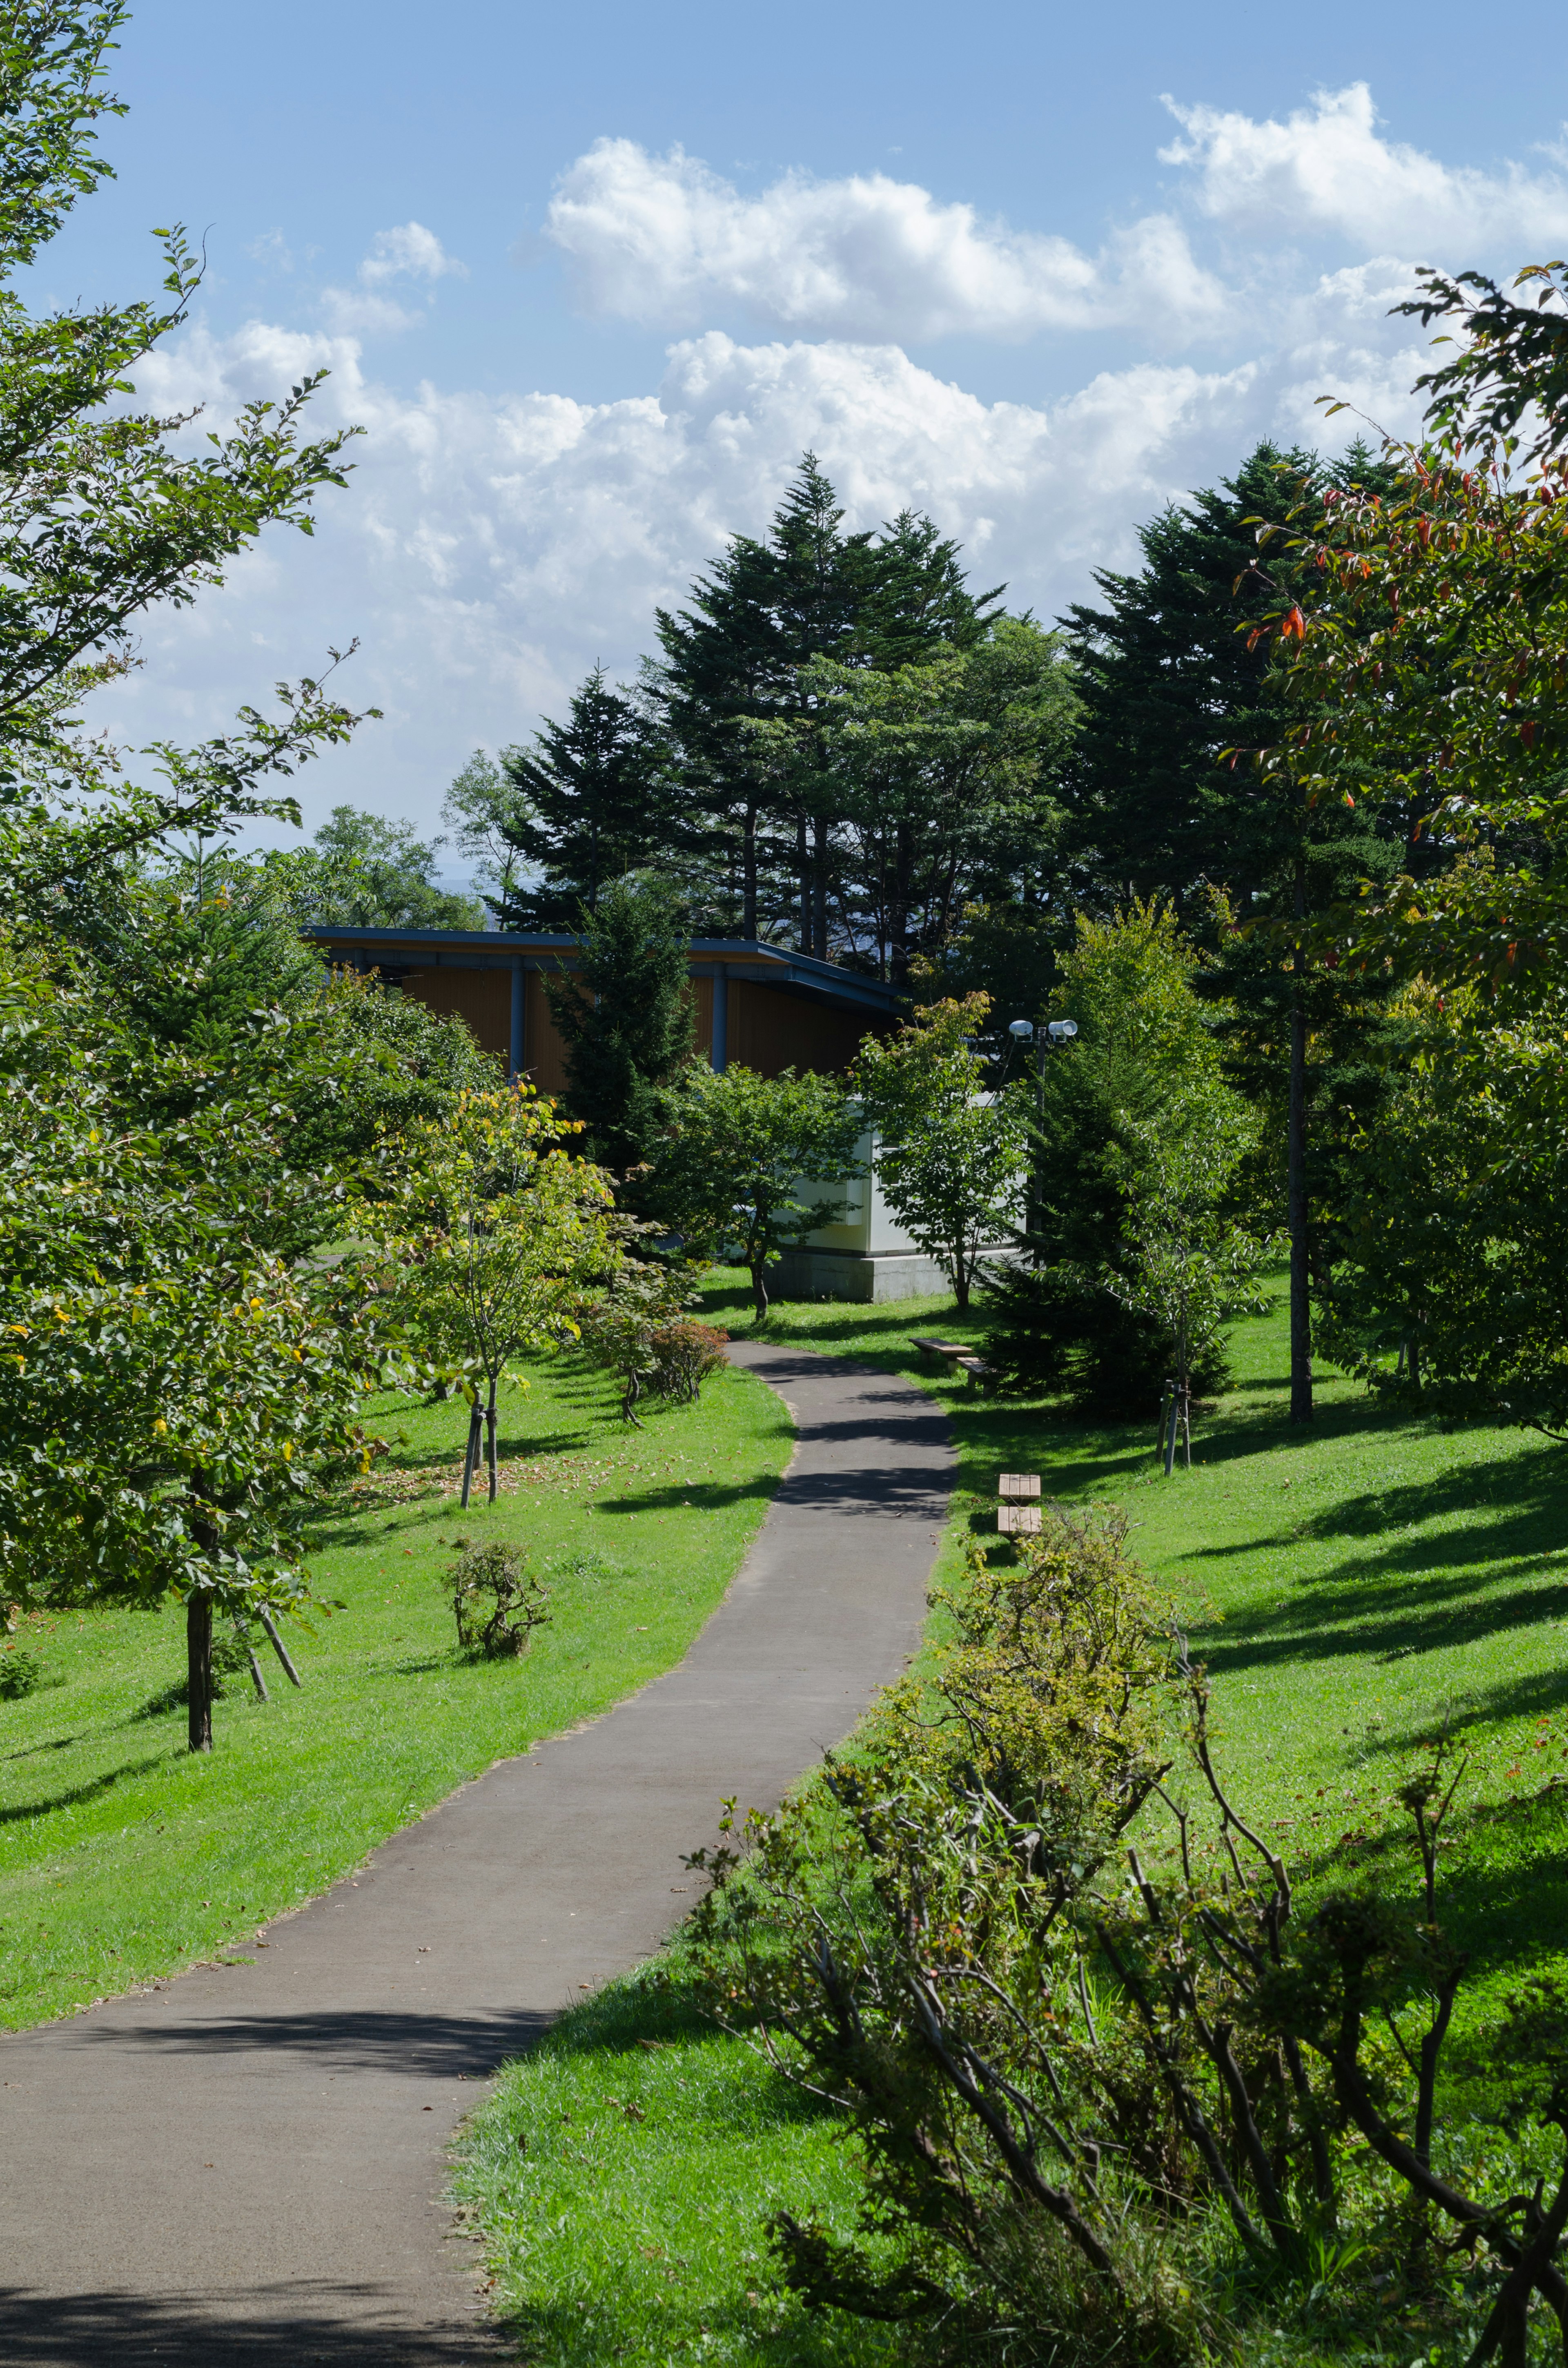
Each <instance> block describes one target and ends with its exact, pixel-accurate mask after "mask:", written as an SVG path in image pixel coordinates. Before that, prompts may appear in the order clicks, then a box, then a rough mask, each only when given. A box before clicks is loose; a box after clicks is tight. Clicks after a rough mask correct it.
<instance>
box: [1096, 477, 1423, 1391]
mask: <svg viewBox="0 0 1568 2368" xmlns="http://www.w3.org/2000/svg"><path fill="white" fill-rule="evenodd" d="M1380 477H1387V478H1389V480H1390V482H1391V483H1392V472H1390V471H1389V469H1388V467H1387V464H1385V463H1383V462H1381V461H1374V460H1373V458H1372V456H1371V455H1370V454H1369V453H1368V452H1367V450H1365V448H1364V447H1359V446H1356V447H1352V449H1351V450H1350V451H1349V452H1348V453H1346V456H1345V457H1344V459H1343V460H1342V461H1339V462H1337V463H1335V464H1334V465H1332V466H1325V465H1324V463H1323V462H1321V461H1318V460H1317V459H1316V458H1315V456H1313V455H1312V454H1311V453H1308V452H1303V451H1300V450H1290V451H1281V450H1278V448H1277V447H1275V446H1274V445H1271V444H1267V443H1266V444H1260V445H1259V446H1258V447H1257V448H1256V450H1255V451H1254V452H1253V453H1252V454H1251V455H1250V456H1249V457H1248V459H1247V460H1246V461H1245V462H1244V464H1243V466H1242V467H1241V469H1239V470H1238V472H1236V474H1235V476H1234V477H1233V478H1229V479H1226V480H1225V481H1224V482H1223V483H1222V484H1221V485H1220V486H1219V487H1217V488H1211V489H1210V490H1207V491H1204V492H1200V493H1198V494H1195V495H1192V496H1191V497H1190V499H1189V500H1188V502H1187V504H1186V505H1185V506H1183V507H1175V506H1173V507H1170V508H1168V509H1166V510H1165V511H1163V512H1162V513H1161V515H1160V516H1159V517H1158V518H1155V519H1154V520H1153V522H1152V523H1151V524H1150V525H1149V526H1147V527H1145V528H1144V529H1142V535H1141V541H1142V547H1143V553H1144V559H1145V565H1144V567H1143V569H1142V572H1141V573H1139V574H1138V575H1110V574H1102V575H1099V576H1097V577H1096V582H1097V583H1098V585H1099V586H1100V589H1101V591H1102V593H1103V594H1104V595H1105V597H1106V599H1107V601H1108V607H1107V608H1106V609H1089V608H1086V607H1082V606H1080V607H1077V608H1074V609H1073V610H1071V611H1070V613H1069V618H1068V624H1069V637H1070V643H1071V646H1072V648H1073V652H1074V657H1075V658H1076V661H1077V664H1078V668H1079V690H1080V694H1081V697H1082V700H1083V703H1084V722H1083V728H1082V733H1081V735H1080V739H1079V742H1078V746H1077V749H1076V752H1075V756H1074V761H1073V763H1072V764H1071V766H1070V767H1069V768H1068V778H1067V782H1066V788H1065V796H1066V802H1067V804H1068V807H1069V810H1070V812H1071V814H1072V817H1073V820H1072V824H1071V831H1072V837H1073V842H1074V844H1073V854H1074V862H1075V867H1076V871H1077V874H1078V878H1079V881H1080V883H1081V887H1082V889H1083V892H1084V894H1085V898H1086V901H1088V902H1089V903H1090V904H1098V905H1100V906H1101V907H1102V908H1107V907H1109V906H1111V905H1115V904H1116V903H1117V902H1118V901H1119V900H1120V899H1123V898H1126V897H1128V896H1130V895H1133V894H1136V895H1141V896H1150V895H1155V894H1164V895H1165V896H1168V897H1169V898H1170V899H1171V900H1172V901H1173V902H1174V903H1175V904H1176V907H1177V909H1178V910H1181V911H1183V912H1185V913H1187V915H1188V916H1191V917H1193V918H1198V917H1200V916H1201V914H1202V911H1203V909H1204V907H1205V906H1206V905H1208V906H1209V907H1210V909H1211V910H1213V911H1215V912H1217V913H1218V912H1223V911H1226V910H1228V911H1229V912H1230V914H1231V915H1232V916H1233V918H1234V920H1235V921H1236V922H1237V923H1238V924H1239V925H1241V926H1240V927H1239V928H1236V929H1234V930H1226V931H1225V932H1224V933H1223V937H1222V959H1221V964H1220V966H1219V967H1218V968H1217V969H1216V970H1215V971H1214V972H1213V973H1211V983H1212V985H1213V987H1214V989H1215V991H1216V992H1218V993H1220V994H1221V995H1223V996H1224V997H1225V998H1226V999H1227V1000H1228V1002H1229V1003H1230V1004H1231V1006H1232V1007H1233V1014H1234V1016H1233V1019H1231V1020H1230V1021H1229V1022H1228V1023H1227V1035H1228V1039H1229V1043H1230V1049H1231V1053H1232V1057H1233V1074H1234V1075H1235V1076H1236V1077H1237V1079H1238V1082H1240V1083H1242V1084H1244V1086H1245V1087H1246V1088H1247V1089H1248V1090H1249V1092H1250V1093H1251V1094H1252V1095H1253V1096H1254V1098H1255V1099H1257V1100H1259V1101H1261V1102H1262V1103H1263V1104H1264V1105H1265V1107H1267V1108H1268V1109H1269V1110H1270V1111H1271V1114H1272V1116H1273V1118H1274V1121H1275V1123H1274V1124H1273V1125H1272V1126H1271V1127H1270V1129H1269V1131H1268V1138H1267V1139H1268V1143H1269V1144H1270V1146H1271V1148H1272V1154H1273V1156H1269V1157H1267V1159H1266V1165H1265V1168H1264V1171H1263V1173H1262V1176H1261V1177H1260V1179H1259V1180H1260V1181H1261V1182H1262V1183H1263V1185H1264V1186H1265V1188H1266V1189H1267V1190H1271V1191H1278V1194H1279V1197H1280V1199H1281V1200H1282V1201H1283V1203H1284V1206H1283V1209H1282V1211H1281V1212H1280V1213H1282V1214H1283V1215H1284V1217H1285V1219H1286V1223H1287V1224H1288V1227H1289V1230H1290V1242H1291V1257H1290V1263H1291V1417H1292V1419H1293V1420H1295V1421H1306V1420H1308V1419H1310V1417H1311V1414H1312V1360H1311V1325H1310V1313H1309V1304H1310V1300H1309V1295H1310V1278H1311V1276H1312V1272H1313V1271H1314V1270H1321V1269H1322V1268H1323V1266H1324V1248H1323V1245H1322V1244H1321V1242H1319V1241H1318V1240H1317V1239H1316V1238H1315V1237H1314V1219H1313V1201H1314V1198H1322V1197H1323V1188H1324V1180H1325V1177H1326V1173H1327V1170H1328V1168H1330V1167H1332V1164H1333V1162H1334V1160H1335V1157H1336V1156H1337V1145H1338V1144H1339V1142H1340V1141H1341V1140H1342V1138H1343V1136H1344V1133H1345V1123H1344V1122H1345V1120H1346V1117H1347V1116H1348V1114H1349V1113H1350V1112H1351V1111H1352V1110H1354V1113H1355V1117H1356V1121H1357V1123H1358V1124H1364V1123H1365V1122H1366V1121H1367V1119H1368V1117H1369V1097H1370V1098H1372V1099H1375V1098H1376V1096H1377V1095H1378V1094H1379V1093H1380V1092H1381V1091H1382V1090H1383V1089H1384V1088H1383V1086H1382V1084H1381V1078H1380V1071H1379V1066H1378V1064H1377V1061H1376V1059H1375V1057H1374V1054H1375V1051H1376V1045H1375V1037H1376V1033H1377V1030H1378V1029H1379V1027H1380V1025H1381V1022H1380V1018H1379V1014H1380V1009H1381V1004H1382V1002H1383V1001H1385V1000H1386V992H1385V991H1384V990H1383V988H1382V987H1381V985H1378V984H1377V983H1373V984H1372V985H1370V986H1369V983H1368V982H1367V981H1366V980H1365V979H1361V978H1358V979H1355V980H1351V979H1350V978H1348V977H1347V975H1346V974H1345V973H1340V972H1335V971H1334V970H1331V969H1326V968H1324V967H1323V966H1322V965H1320V964H1315V963H1313V962H1312V960H1311V959H1310V956H1309V952H1308V946H1309V941H1310V937H1311V931H1312V925H1313V924H1314V922H1316V921H1319V920H1321V918H1322V917H1323V916H1324V914H1326V913H1327V912H1329V911H1330V910H1332V909H1333V908H1334V907H1335V905H1339V904H1342V903H1344V902H1346V901H1347V900H1348V899H1350V898H1352V897H1353V896H1354V895H1355V894H1356V890H1357V886H1358V882H1360V881H1362V880H1365V879H1381V878H1386V877H1388V876H1389V875H1390V873H1392V871H1395V870H1396V869H1398V868H1400V866H1401V865H1402V864H1405V865H1407V866H1409V865H1411V864H1413V863H1416V862H1419V861H1420V860H1422V858H1421V857H1419V856H1418V855H1416V854H1415V849H1414V847H1413V844H1412V841H1413V834H1414V825H1415V814H1413V813H1412V814H1407V813H1405V812H1404V811H1403V809H1398V808H1394V807H1392V805H1391V804H1390V803H1387V802H1381V801H1380V802H1379V803H1378V806H1377V808H1376V810H1374V808H1373V807H1372V806H1371V805H1370V804H1369V803H1362V802H1358V800H1357V799H1356V798H1355V797H1354V795H1353V793H1346V796H1345V797H1344V798H1343V799H1339V800H1324V799H1319V800H1314V799H1313V798H1312V796H1310V795H1308V794H1305V793H1301V792H1299V791H1296V790H1295V788H1294V787H1293V785H1292V783H1291V782H1290V779H1289V777H1288V776H1286V775H1283V774H1277V775H1274V776H1272V777H1269V778H1267V779H1265V778H1264V777H1262V776H1260V774H1259V773H1258V772H1257V770H1256V768H1254V767H1253V766H1252V765H1251V764H1250V763H1249V762H1248V761H1247V759H1246V756H1245V754H1244V753H1243V754H1242V755H1241V756H1239V757H1238V756H1237V755H1236V754H1235V753H1234V752H1235V751H1237V750H1238V749H1239V750H1241V751H1243V752H1245V751H1246V750H1248V749H1250V748H1253V747H1259V746H1275V745H1278V743H1280V742H1281V741H1283V740H1284V739H1285V738H1286V736H1287V733H1288V730H1289V727H1290V723H1291V721H1292V720H1293V719H1292V712H1291V710H1290V707H1289V705H1288V703H1287V700H1286V696H1285V692H1284V688H1283V684H1282V681H1281V678H1280V677H1279V676H1278V674H1277V673H1276V672H1274V671H1273V670H1272V666H1271V658H1270V646H1271V645H1270V643H1269V642H1268V641H1267V638H1261V637H1260V638H1259V639H1258V640H1257V641H1256V643H1255V642H1254V641H1253V639H1252V636H1251V635H1250V633H1249V632H1248V631H1247V626H1248V620H1256V619H1257V618H1258V617H1261V616H1262V615H1263V614H1264V613H1265V612H1266V611H1267V610H1269V609H1278V605H1279V602H1280V598H1281V596H1282V595H1283V596H1284V597H1285V598H1294V599H1295V600H1296V601H1297V602H1298V603H1300V604H1301V606H1302V607H1303V608H1304V607H1308V606H1310V605H1311V603H1312V598H1313V597H1314V592H1315V577H1314V576H1313V575H1312V570H1311V568H1310V566H1309V565H1307V564H1304V562H1303V560H1302V559H1301V557H1300V556H1298V558H1297V559H1296V560H1294V561H1291V560H1290V559H1289V558H1286V557H1282V556H1281V555H1280V553H1281V551H1282V544H1280V543H1278V542H1276V543H1273V544H1270V545H1268V546H1266V547H1265V548H1264V549H1263V550H1262V551H1260V549H1259V544H1258V540H1257V529H1256V523H1249V521H1256V520H1257V519H1258V518H1272V519H1279V518H1284V516H1285V515H1286V514H1287V512H1289V511H1290V510H1292V509H1294V508H1296V507H1297V506H1298V505H1299V504H1301V502H1303V501H1310V500H1312V499H1313V498H1315V497H1317V496H1318V495H1321V494H1323V493H1326V492H1327V491H1329V490H1330V489H1331V488H1332V487H1333V485H1334V484H1336V483H1337V484H1345V483H1348V482H1352V481H1355V482H1358V483H1361V484H1368V483H1371V484H1373V485H1374V487H1376V484H1377V480H1378V479H1379V478H1380ZM1217 892H1222V894H1217Z"/></svg>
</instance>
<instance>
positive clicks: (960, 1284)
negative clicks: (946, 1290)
mask: <svg viewBox="0 0 1568 2368" xmlns="http://www.w3.org/2000/svg"><path fill="white" fill-rule="evenodd" d="M953 1297H954V1299H955V1300H956V1301H957V1303H958V1311H959V1314H960V1315H968V1314H969V1261H968V1259H967V1258H965V1257H964V1254H963V1244H962V1243H961V1242H960V1244H959V1245H958V1247H957V1248H956V1250H955V1251H954V1253H953Z"/></svg>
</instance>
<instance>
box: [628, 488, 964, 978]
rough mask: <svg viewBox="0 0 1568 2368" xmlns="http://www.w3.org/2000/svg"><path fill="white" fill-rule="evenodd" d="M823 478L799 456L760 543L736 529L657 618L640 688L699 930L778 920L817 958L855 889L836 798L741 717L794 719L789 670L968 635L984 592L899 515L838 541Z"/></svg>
mask: <svg viewBox="0 0 1568 2368" xmlns="http://www.w3.org/2000/svg"><path fill="white" fill-rule="evenodd" d="M843 519H844V512H843V510H842V508H841V507H839V505H838V501H837V498H836V495H835V493H834V489H833V487H832V485H831V484H829V483H828V481H827V479H826V478H825V477H824V475H823V473H822V471H821V470H820V468H819V467H818V466H817V462H816V460H815V457H814V455H813V454H812V453H809V452H808V453H807V454H806V455H805V456H804V458H803V460H802V461H801V470H800V473H799V475H798V476H797V478H796V480H795V483H794V484H792V485H791V486H790V490H789V492H788V493H787V495H786V496H785V499H784V501H783V503H782V504H781V506H780V507H779V508H778V511H777V512H776V513H775V516H774V518H773V522H772V526H771V529H770V530H769V533H768V535H767V540H766V541H756V540H754V539H753V538H752V537H750V536H746V535H736V536H734V537H733V539H732V541H731V543H730V547H729V549H728V550H727V551H726V552H724V553H723V555H722V557H721V558H720V559H718V560H717V561H715V563H714V564H713V565H712V567H711V568H710V571H709V573H708V574H707V575H705V576H702V577H699V579H698V581H697V583H696V584H694V586H692V590H691V595H690V602H689V606H688V607H687V608H685V609H679V610H677V611H676V612H674V613H673V614H672V613H671V612H669V611H666V610H664V609H661V610H660V612H659V639H660V643H661V644H662V650H663V656H662V660H661V662H660V663H659V664H658V665H657V666H655V667H654V668H653V670H652V671H651V674H650V687H651V689H652V690H653V694H654V696H655V697H656V698H657V700H658V702H659V704H660V707H661V710H662V712H663V715H664V718H665V724H666V727H667V730H668V734H669V738H670V742H671V746H672V749H673V751H674V754H675V757H676V761H677V763H678V766H679V770H680V778H681V780H682V782H683V783H684V786H685V792H686V798H687V814H688V817H689V825H690V829H691V831H692V833H693V840H692V843H693V845H694V847H698V846H700V848H701V850H702V851H701V860H700V870H701V872H702V874H703V877H704V878H705V880H706V882H707V887H706V890H705V894H704V898H703V903H704V906H705V910H706V912H707V914H708V916H709V925H710V926H711V927H715V928H725V929H734V928H739V930H740V932H741V934H742V935H743V936H744V937H748V938H751V937H756V936H757V935H758V934H759V933H760V934H763V935H771V934H773V933H774V932H775V931H776V930H779V929H782V928H788V929H789V931H790V935H791V936H793V937H794V938H795V939H796V941H797V942H798V943H799V945H800V946H801V950H802V951H804V952H807V953H814V954H816V955H818V956H819V957H822V958H824V959H825V958H826V957H827V956H828V953H829V951H830V945H834V944H837V945H842V944H843V943H844V942H845V941H846V938H848V937H849V936H850V932H849V930H848V928H846V914H847V912H848V911H849V910H850V909H852V908H853V907H854V906H855V905H856V901H857V897H858V883H857V882H855V881H854V880H853V879H846V878H845V877H844V862H843V858H842V854H841V851H840V850H839V848H838V847H837V845H836V834H837V830H838V825H839V824H840V823H841V821H842V820H843V819H844V817H845V813H846V795H845V792H844V791H843V789H842V787H841V786H840V785H838V784H837V783H836V782H835V780H834V778H833V776H832V772H831V770H830V768H829V767H828V766H827V764H826V761H825V757H824V758H823V759H822V761H819V762H818V763H817V764H816V765H814V766H813V765H812V764H810V763H805V764H801V763H794V764H791V765H790V766H789V767H788V768H785V769H784V770H783V771H782V772H780V770H779V769H778V767H777V766H776V765H775V764H773V763H772V762H770V760H769V757H768V754H767V748H766V745H765V744H764V743H762V742H759V741H758V739H757V737H756V731H755V726H756V724H758V723H787V722H790V721H791V720H795V719H801V718H805V717H809V715H810V713H811V712H812V707H813V704H814V701H813V700H812V696H811V694H810V693H809V692H808V691H807V689H805V688H804V687H803V686H802V685H801V681H800V679H799V669H800V668H801V667H803V666H807V665H809V664H810V663H811V662H812V660H813V659H823V658H825V659H829V660H834V661H836V662H838V663H840V664H844V665H848V666H871V667H877V668H882V669H886V668H890V667H894V666H906V665H911V664H915V663H918V662H919V660H920V659H921V658H922V657H924V656H926V655H930V654H931V653H933V652H934V651H936V650H937V649H938V648H943V647H945V648H949V649H953V650H958V651H962V650H967V649H971V648H972V647H974V646H975V645H976V644H977V643H979V642H981V641H982V640H983V638H984V637H985V634H986V632H987V631H988V630H989V627H990V625H991V623H992V622H993V621H994V611H995V609H996V604H997V600H998V598H999V595H998V594H997V593H994V592H988V593H985V594H983V595H982V596H981V597H980V598H975V596H974V595H973V594H971V592H970V591H969V589H968V587H967V586H966V585H965V582H964V577H963V572H962V569H961V568H960V564H959V553H958V546H957V544H956V543H953V542H950V541H945V540H944V539H943V538H942V537H941V536H940V535H938V534H937V530H936V529H935V527H933V526H932V524H931V522H930V520H929V519H928V518H919V517H916V516H915V514H914V513H912V512H909V511H905V512H903V514H902V515H901V516H900V517H899V518H896V519H895V520H894V521H893V522H892V525H891V526H890V527H889V528H887V529H886V530H885V532H884V533H883V535H881V537H877V536H875V535H872V534H869V533H867V532H864V531H862V532H859V533H855V534H846V533H845V532H844V530H843Z"/></svg>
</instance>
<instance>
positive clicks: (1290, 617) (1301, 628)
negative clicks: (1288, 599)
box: [1279, 605, 1307, 642]
mask: <svg viewBox="0 0 1568 2368" xmlns="http://www.w3.org/2000/svg"><path fill="white" fill-rule="evenodd" d="M1279 632H1280V635H1281V637H1282V638H1283V639H1284V640H1285V641H1288V642H1303V641H1305V639H1306V637H1307V620H1306V619H1305V618H1304V617H1303V616H1302V614H1301V610H1300V609H1298V608H1296V607H1295V606H1294V605H1292V606H1291V607H1290V608H1289V609H1286V611H1285V616H1284V620H1283V622H1282V623H1281V625H1280V627H1279Z"/></svg>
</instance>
